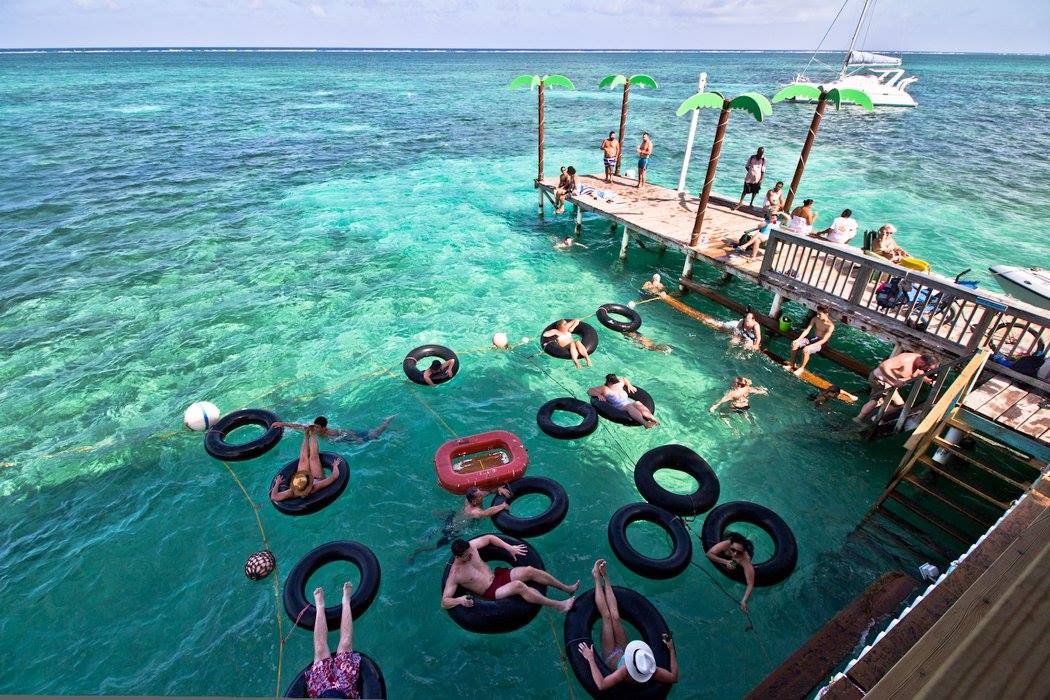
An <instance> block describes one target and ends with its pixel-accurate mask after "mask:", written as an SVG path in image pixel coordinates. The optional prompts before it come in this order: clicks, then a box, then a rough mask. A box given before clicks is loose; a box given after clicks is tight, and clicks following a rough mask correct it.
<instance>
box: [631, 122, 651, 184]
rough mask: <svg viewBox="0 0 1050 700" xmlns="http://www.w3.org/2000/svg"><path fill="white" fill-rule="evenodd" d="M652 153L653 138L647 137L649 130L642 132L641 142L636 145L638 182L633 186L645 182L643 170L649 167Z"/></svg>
mask: <svg viewBox="0 0 1050 700" xmlns="http://www.w3.org/2000/svg"><path fill="white" fill-rule="evenodd" d="M652 154H653V140H652V139H651V138H649V132H648V131H643V132H642V142H641V144H639V146H638V184H637V185H635V187H641V186H642V185H644V184H645V171H646V169H647V168H648V167H649V156H651V155H652Z"/></svg>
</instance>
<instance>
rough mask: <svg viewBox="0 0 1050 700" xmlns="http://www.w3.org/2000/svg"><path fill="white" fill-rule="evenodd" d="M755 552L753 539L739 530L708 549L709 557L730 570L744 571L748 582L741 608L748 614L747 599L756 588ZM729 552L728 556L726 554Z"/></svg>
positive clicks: (716, 563) (727, 534)
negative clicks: (752, 558) (753, 557)
mask: <svg viewBox="0 0 1050 700" xmlns="http://www.w3.org/2000/svg"><path fill="white" fill-rule="evenodd" d="M754 553H755V545H754V544H753V543H752V542H751V540H749V539H747V538H746V537H744V536H743V535H741V534H740V533H737V532H727V533H726V538H725V539H724V540H722V541H721V542H719V543H718V544H716V545H715V546H713V547H711V549H709V550H707V558H708V559H710V560H711V561H713V562H714V563H715V566H721V567H723V568H725V569H728V570H729V571H733V570H735V569H741V570H742V571H743V572H744V580H745V581H746V582H747V590H746V591H744V597H743V598H742V599H741V600H740V610H741V611H743V613H744V614H745V615H746V614H747V612H748V609H747V601H748V598H750V597H751V593H752V592H753V591H754V590H755V565H754V564H753V563H752V562H751V557H752V555H753V554H754ZM726 554H728V555H729V556H728V558H727V557H726V556H725V555H726Z"/></svg>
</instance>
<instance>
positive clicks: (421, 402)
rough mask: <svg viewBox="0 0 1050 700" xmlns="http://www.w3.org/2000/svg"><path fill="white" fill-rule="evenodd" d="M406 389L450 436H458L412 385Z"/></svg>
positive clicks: (392, 374)
mask: <svg viewBox="0 0 1050 700" xmlns="http://www.w3.org/2000/svg"><path fill="white" fill-rule="evenodd" d="M387 371H388V373H389V374H390V376H391V377H394V378H396V377H397V375H395V374H394V373H393V372H390V371H389V370H387ZM408 391H409V393H410V394H412V397H413V398H415V400H416V401H418V402H419V405H420V406H422V407H423V408H425V409H426V410H427V411H429V412H430V414H431V415H432V416H434V418H435V419H436V420H437V422H438V423H440V424H441V426H442V427H443V428H444V429H445V430H447V431H448V432H449V434H450V435H452V437H454V438H458V437H459V434H458V433H456V431H455V430H453V429H452V426H450V425H449V424H448V423H447V422H446V421H445V419H444V418H442V417H441V414H440V413H438V412H437V411H435V410H434V409H433V408H431V406H430V404H428V403H427V402H426V401H424V400H423V397H422V396H420V395H419V394H418V393H417V392H416V390H415V389H414V388H413V387H411V386H410V387H408Z"/></svg>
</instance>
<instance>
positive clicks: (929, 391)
mask: <svg viewBox="0 0 1050 700" xmlns="http://www.w3.org/2000/svg"><path fill="white" fill-rule="evenodd" d="M978 355H979V356H980V358H981V359H980V361H979V362H978V361H976V360H975V358H976V357H977V356H978ZM987 357H988V351H983V352H980V353H971V354H969V355H964V356H963V357H959V358H956V359H954V360H952V361H950V362H943V363H941V364H940V365H938V367H937V369H936V370H934V371H932V372H929V373H928V374H924V375H922V376H920V377H916V378H915V379H912V380H910V381H908V382H906V383H905V384H903V385H901V386H900V387H898V388H897V391H896V393H899V394H900V396H901V398H902V399H904V405H903V406H900V407H897V406H894V405H893V404H892V402H891V401H890V400H889V398H888V397H887V399H886V401H884V402H883V403H882V405H881V406H880V407H879V408H878V410H877V412H876V413H875V417H874V418H873V419H872V427H871V428H869V429H868V430H867V431H866V436H867V437H869V438H872V437H876V436H878V435H880V434H885V433H886V432H887V431H888V432H892V433H899V432H901V431H903V430H905V429H906V428H908V427H912V426H915V425H918V424H919V423H921V421H922V420H923V419H924V418H926V416H927V415H928V414H929V413H930V410H931V409H932V408H933V407H934V406H935V405H936V404H937V402H938V401H939V400H940V399H941V397H942V396H943V395H944V393H945V392H944V390H945V387H946V386H947V385H948V380H949V379H951V380H952V381H953V382H954V381H955V379H956V378H958V377H959V376H960V375H961V374H963V373H964V371H966V372H969V371H970V370H972V369H973V368H974V367H978V369H977V370H976V371H979V368H980V367H983V366H984V363H985V361H986V360H987ZM961 395H962V393H961V392H960V391H956V392H955V399H956V400H958V398H959V397H960V396H961ZM904 397H907V398H904ZM951 405H954V403H952V404H951ZM898 408H899V410H898ZM909 423H911V425H910V426H909Z"/></svg>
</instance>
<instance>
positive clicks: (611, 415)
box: [591, 386, 656, 427]
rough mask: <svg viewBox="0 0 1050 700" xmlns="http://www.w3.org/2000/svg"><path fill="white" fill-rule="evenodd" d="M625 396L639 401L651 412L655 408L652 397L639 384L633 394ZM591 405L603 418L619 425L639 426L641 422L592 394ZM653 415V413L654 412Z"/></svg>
mask: <svg viewBox="0 0 1050 700" xmlns="http://www.w3.org/2000/svg"><path fill="white" fill-rule="evenodd" d="M627 398H629V399H631V400H632V401H641V402H642V405H643V406H645V407H646V408H648V409H649V412H650V413H652V412H653V411H655V410H656V403H655V402H654V401H653V397H652V396H649V392H647V391H646V390H645V389H643V388H641V387H640V386H636V387H635V392H634V393H633V394H628V395H627ZM591 405H592V406H594V408H595V410H597V411H598V415H600V416H601V417H602V418H604V419H605V420H611V421H612V422H613V423H619V424H620V425H626V426H628V427H635V426H640V425H641V423H639V422H638V421H636V420H635V419H634V418H631V414H630V413H628V412H627V411H625V410H624V409H622V408H616V407H615V406H613V405H612V404H611V403H609V402H608V401H603V400H601V399H598V398H596V397H594V396H592V397H591ZM654 415H655V414H654Z"/></svg>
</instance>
